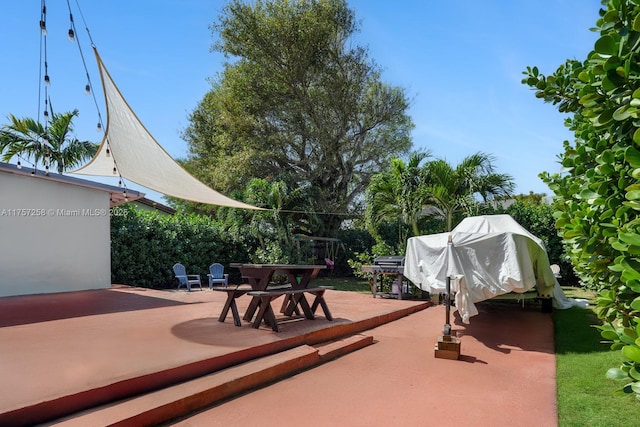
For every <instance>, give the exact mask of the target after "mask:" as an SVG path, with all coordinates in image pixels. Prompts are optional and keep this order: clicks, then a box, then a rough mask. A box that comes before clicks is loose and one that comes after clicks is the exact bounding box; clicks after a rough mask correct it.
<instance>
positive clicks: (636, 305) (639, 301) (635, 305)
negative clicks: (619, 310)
mask: <svg viewBox="0 0 640 427" xmlns="http://www.w3.org/2000/svg"><path fill="white" fill-rule="evenodd" d="M631 308H632V309H634V310H638V311H640V297H636V299H634V300H633V301H631Z"/></svg>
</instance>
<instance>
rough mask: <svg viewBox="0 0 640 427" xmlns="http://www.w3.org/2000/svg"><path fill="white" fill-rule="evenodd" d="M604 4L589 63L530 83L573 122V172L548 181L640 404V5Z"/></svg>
mask: <svg viewBox="0 0 640 427" xmlns="http://www.w3.org/2000/svg"><path fill="white" fill-rule="evenodd" d="M602 3H603V5H604V6H605V7H603V8H602V9H601V10H600V18H599V19H598V21H597V30H598V31H599V32H600V38H599V39H598V40H597V41H596V42H595V45H594V49H593V51H592V52H590V53H589V55H588V56H587V59H586V60H584V61H583V62H580V61H577V60H569V61H566V63H564V64H562V65H561V66H560V67H559V68H558V69H557V70H556V72H555V73H554V74H552V75H548V76H546V75H543V74H542V73H540V72H539V70H538V68H537V67H528V68H527V70H526V71H525V74H526V77H525V79H524V80H523V82H524V83H526V84H528V85H530V86H531V87H532V88H534V89H535V90H536V97H538V98H541V99H543V100H545V101H547V102H551V103H553V104H556V105H558V109H559V110H560V111H561V112H563V113H570V114H572V116H571V117H570V118H568V119H567V120H566V124H567V126H568V127H569V128H570V129H571V130H572V131H573V132H574V141H573V143H570V142H568V141H565V142H564V152H563V153H562V154H561V155H560V161H561V163H562V166H563V167H564V170H565V171H566V173H563V174H549V173H543V174H542V175H541V176H542V177H543V179H544V180H545V182H546V183H547V184H548V185H549V187H550V188H551V189H552V190H553V191H554V193H555V201H556V202H555V204H554V206H555V207H556V208H557V209H558V212H557V214H556V215H557V217H558V220H557V222H556V226H557V227H558V228H559V231H560V233H561V235H562V237H563V239H564V242H565V243H566V245H567V247H568V254H569V256H570V258H571V260H572V263H573V266H574V269H575V271H576V273H577V274H578V275H579V276H580V279H581V281H582V282H583V283H584V284H586V285H588V286H591V287H593V288H596V289H598V290H599V298H598V314H599V316H600V317H601V318H602V319H604V320H605V322H606V323H605V325H604V326H602V327H601V330H602V336H603V337H604V338H605V339H607V340H611V341H612V346H611V348H612V349H613V350H619V351H621V353H622V357H623V358H624V360H623V363H622V365H621V367H620V368H612V369H611V370H609V372H608V376H609V377H610V378H613V379H621V380H625V385H624V386H623V387H622V389H621V393H630V394H632V393H635V394H636V396H637V397H639V398H640V338H639V336H640V215H639V214H640V150H639V149H638V145H640V66H639V65H638V64H640V1H638V0H609V1H603V2H602Z"/></svg>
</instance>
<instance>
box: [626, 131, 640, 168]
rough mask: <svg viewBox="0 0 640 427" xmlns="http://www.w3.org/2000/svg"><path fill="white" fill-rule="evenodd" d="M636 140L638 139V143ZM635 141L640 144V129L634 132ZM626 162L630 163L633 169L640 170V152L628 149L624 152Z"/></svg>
mask: <svg viewBox="0 0 640 427" xmlns="http://www.w3.org/2000/svg"><path fill="white" fill-rule="evenodd" d="M636 138H638V140H637V141H636ZM633 140H634V141H635V142H636V143H638V144H640V128H639V129H637V130H636V131H635V132H634V134H633ZM624 160H625V161H626V162H627V163H629V164H630V165H631V167H632V168H634V169H635V168H640V151H638V150H637V149H636V148H635V147H627V149H626V150H624Z"/></svg>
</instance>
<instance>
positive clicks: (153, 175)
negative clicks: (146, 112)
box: [72, 49, 260, 209]
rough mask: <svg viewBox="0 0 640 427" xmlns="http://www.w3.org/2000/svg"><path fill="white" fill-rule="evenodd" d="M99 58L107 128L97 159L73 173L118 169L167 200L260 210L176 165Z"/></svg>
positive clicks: (110, 172)
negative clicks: (231, 196) (141, 120)
mask: <svg viewBox="0 0 640 427" xmlns="http://www.w3.org/2000/svg"><path fill="white" fill-rule="evenodd" d="M94 50H95V49H94ZM95 54H96V59H97V61H98V67H99V69H100V77H101V79H102V86H103V88H104V94H105V99H106V104H107V125H106V129H105V135H104V138H103V139H102V143H101V144H100V148H99V149H98V152H97V153H96V155H95V156H94V158H93V159H92V160H91V161H90V162H89V163H87V164H86V165H85V166H83V167H81V168H79V169H77V170H75V171H73V172H72V173H76V174H80V175H93V176H113V169H114V167H116V168H117V171H118V173H119V174H120V176H122V177H123V178H125V179H128V180H130V181H132V182H135V183H137V184H139V185H142V186H144V187H146V188H149V189H152V190H155V191H158V192H160V193H162V194H165V195H167V196H172V197H177V198H180V199H185V200H191V201H194V202H200V203H207V204H211V205H218V206H227V207H232V208H242V209H260V208H257V207H255V206H252V205H249V204H246V203H242V202H239V201H237V200H234V199H231V198H229V197H226V196H224V195H222V194H220V193H218V192H217V191H215V190H213V189H211V188H209V187H208V186H206V185H205V184H203V183H202V182H200V181H198V180H197V179H196V178H194V177H193V176H191V174H189V173H188V172H187V171H186V170H185V169H183V168H182V166H180V165H179V164H178V163H176V161H175V160H174V159H173V158H172V157H171V156H170V155H169V154H168V153H167V152H166V151H165V150H164V149H163V148H162V147H161V146H160V145H159V144H158V143H157V142H156V140H155V139H154V138H153V136H152V135H151V134H150V133H149V132H148V131H147V129H146V128H145V127H144V125H143V124H142V123H141V122H140V120H138V117H137V116H136V114H135V113H134V112H133V110H132V109H131V108H130V107H129V104H127V101H126V100H125V99H124V97H123V96H122V94H121V93H120V91H119V90H118V88H117V87H116V85H115V83H114V82H113V80H112V79H111V76H110V75H109V72H108V71H107V69H106V67H105V66H104V63H103V62H102V60H101V59H100V56H99V55H98V51H97V50H95ZM107 149H109V150H110V154H108V152H107Z"/></svg>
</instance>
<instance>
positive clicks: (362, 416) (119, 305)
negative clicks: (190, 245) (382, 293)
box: [0, 286, 557, 426]
mask: <svg viewBox="0 0 640 427" xmlns="http://www.w3.org/2000/svg"><path fill="white" fill-rule="evenodd" d="M325 298H326V300H327V303H328V305H329V307H330V309H331V312H332V314H333V317H334V321H333V322H330V321H328V320H326V319H325V318H324V317H323V316H322V315H321V314H320V315H318V316H317V318H316V319H315V320H306V319H303V318H302V319H293V320H287V321H283V322H282V323H281V332H279V333H275V332H273V331H271V329H269V328H268V327H266V326H263V327H261V328H260V329H253V328H251V326H250V324H249V323H248V322H243V326H242V327H236V326H234V325H233V321H232V318H231V315H229V317H228V318H227V321H226V322H225V323H219V322H218V321H217V317H218V314H219V313H220V311H221V309H222V306H223V303H224V299H225V294H224V293H219V292H211V291H208V290H207V291H193V292H190V293H188V292H185V291H180V292H177V291H160V290H149V289H141V288H131V287H126V286H114V287H113V288H112V289H108V290H99V291H84V292H73V293H65V294H52V295H34V296H24V297H6V298H0V343H2V347H1V348H2V351H0V375H1V378H2V379H3V381H2V382H0V392H1V395H2V396H3V398H2V400H1V401H0V425H3V426H4V425H33V424H37V423H45V424H46V425H82V426H86V425H115V424H118V425H136V426H138V425H157V424H158V423H161V422H169V421H170V420H172V419H175V418H177V417H185V416H188V417H189V418H186V419H184V420H183V421H181V423H183V425H203V426H204V425H227V426H229V425H236V426H237V425H240V426H242V425H251V424H256V423H260V424H262V425H279V426H287V425H297V424H299V423H300V422H304V424H305V425H363V426H364V425H368V426H371V425H390V424H398V423H401V424H403V425H426V426H428V425H441V424H443V423H445V422H446V423H448V421H451V422H452V423H453V422H455V423H456V425H476V426H478V425H503V424H505V422H508V423H509V424H510V425H523V426H528V425H536V426H540V425H543V426H547V425H549V426H550V425H556V424H557V421H556V419H557V416H556V406H555V405H556V403H555V402H556V401H555V395H556V394H555V393H556V390H555V357H554V345H553V325H552V322H551V316H550V315H549V314H544V313H540V312H539V310H538V309H537V308H535V307H525V308H524V309H523V308H522V307H521V306H519V305H516V304H506V305H505V304H488V305H482V306H481V314H480V315H479V316H477V317H474V318H472V322H471V324H470V325H462V324H458V323H454V325H453V326H454V327H453V329H454V331H456V332H457V333H458V336H460V337H461V342H462V351H461V353H462V356H461V358H460V360H446V359H436V358H435V357H434V350H433V346H434V344H435V343H436V341H437V337H438V335H440V334H441V333H442V326H443V323H444V307H443V306H435V307H429V308H427V307H428V306H429V304H428V303H425V302H422V301H407V300H401V301H399V300H393V299H380V298H376V299H373V298H372V297H371V296H370V295H364V294H357V293H353V292H340V291H327V293H326V294H325ZM248 301H249V298H248V297H247V298H245V297H242V298H240V299H239V300H238V305H239V308H240V311H241V312H243V311H244V309H245V308H246V304H247V303H248ZM452 319H455V316H453V317H452ZM355 350H357V351H355ZM347 353H349V354H347ZM345 354H346V355H345ZM339 356H342V357H339ZM336 357H338V358H337V359H336ZM299 372H300V373H299ZM296 373H297V375H295V374H296ZM292 375H294V376H292ZM283 378H286V380H285V381H280V382H275V383H273V382H274V381H277V380H279V379H283ZM269 383H273V384H272V385H270V386H268V387H266V388H260V387H263V386H264V385H265V384H269ZM248 390H255V391H253V392H249V393H247V391H248ZM310 391H311V392H312V394H313V398H314V404H313V405H310V404H309V403H308V398H309V392H310ZM278 396H280V399H278ZM282 396H286V404H287V408H286V409H283V408H282V402H283V401H282ZM274 399H275V400H274ZM221 402H222V403H221ZM277 402H280V403H277ZM258 407H259V408H262V409H261V410H260V411H257V410H256V408H258ZM203 408H209V409H206V410H204V412H201V413H199V414H197V415H194V414H195V413H196V412H197V411H198V410H201V409H203ZM265 408H267V409H265ZM269 408H271V409H269ZM269 410H271V411H272V412H273V414H271V413H269V412H268V411H269ZM265 411H266V412H265ZM292 411H294V412H295V411H298V412H300V415H296V414H295V413H294V414H291V412H292ZM283 412H284V413H287V414H289V415H288V416H290V418H287V417H283V416H282V414H283ZM278 414H279V415H278ZM302 414H304V415H302ZM288 419H290V420H292V421H291V422H288V421H287V420H288Z"/></svg>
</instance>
